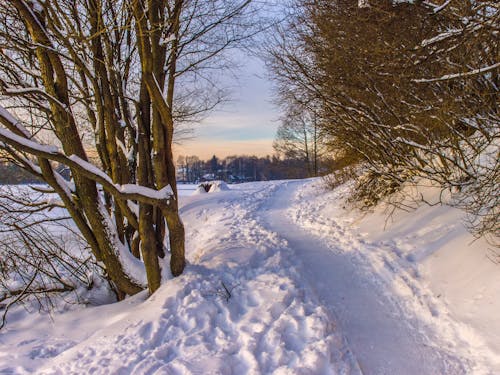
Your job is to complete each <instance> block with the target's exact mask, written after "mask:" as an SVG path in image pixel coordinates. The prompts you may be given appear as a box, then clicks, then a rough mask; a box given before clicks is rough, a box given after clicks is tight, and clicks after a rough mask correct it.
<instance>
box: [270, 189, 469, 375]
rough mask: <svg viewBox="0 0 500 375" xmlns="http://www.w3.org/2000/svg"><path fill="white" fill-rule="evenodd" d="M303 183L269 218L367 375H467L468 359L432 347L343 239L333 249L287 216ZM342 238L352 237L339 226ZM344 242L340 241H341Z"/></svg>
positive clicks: (283, 194)
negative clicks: (364, 269)
mask: <svg viewBox="0 0 500 375" xmlns="http://www.w3.org/2000/svg"><path fill="white" fill-rule="evenodd" d="M302 184H303V183H302V182H296V183H294V182H290V183H288V184H284V185H283V186H282V187H281V189H280V190H279V191H278V192H277V194H276V196H274V197H271V199H270V202H272V203H271V204H270V205H269V206H267V211H266V213H265V215H264V220H265V221H266V222H267V225H268V226H269V227H270V229H272V230H274V231H276V232H277V233H279V234H280V236H282V237H283V238H285V239H286V240H287V241H288V244H289V246H290V248H291V249H293V250H294V251H295V255H296V256H297V257H299V258H300V260H301V263H302V269H303V275H304V278H305V280H306V281H307V282H309V284H310V286H311V287H312V289H314V290H315V291H316V293H317V294H318V297H319V299H320V301H321V302H322V303H323V304H324V305H325V307H327V308H328V309H329V310H330V312H331V313H332V314H333V315H334V316H336V318H337V323H338V324H339V328H340V330H341V331H342V332H343V334H344V336H345V337H346V338H347V340H348V342H349V345H350V347H351V350H352V351H353V353H354V355H355V356H356V357H357V360H358V363H359V365H360V367H361V369H362V371H363V373H364V374H461V373H466V369H464V368H463V365H462V362H463V360H460V359H456V358H453V357H451V356H450V355H448V354H447V353H445V352H442V351H440V350H439V348H437V347H431V346H429V345H427V344H426V341H427V340H426V339H425V337H424V336H425V335H426V334H427V332H426V327H425V326H424V325H422V326H420V327H419V330H416V329H415V328H414V327H413V326H412V325H410V324H409V323H408V318H409V317H408V316H405V313H404V311H403V309H401V308H400V306H399V305H398V300H397V298H396V297H395V296H394V298H390V296H388V295H387V290H380V284H378V283H377V282H376V280H374V277H376V275H373V274H372V275H370V274H367V273H366V272H363V270H362V269H359V267H358V266H357V262H356V261H355V260H354V258H353V255H352V253H351V252H350V250H351V249H349V248H348V247H349V246H357V245H359V244H356V243H349V242H348V241H346V240H345V238H344V239H342V243H341V242H340V241H338V242H337V245H336V246H334V247H332V242H335V240H336V239H335V238H331V240H332V241H330V243H326V242H325V241H322V239H321V238H319V237H317V236H315V235H314V234H311V233H308V232H307V231H306V230H305V229H303V228H300V227H298V226H297V225H295V224H294V223H293V222H292V221H291V219H290V218H289V217H288V215H287V210H288V209H289V206H290V202H291V201H292V200H293V195H294V193H295V192H296V189H297V187H298V186H299V185H302ZM338 235H339V236H346V237H347V238H348V237H349V236H347V234H346V233H342V230H341V228H340V227H339V228H338ZM337 240H338V239H337ZM413 319H415V317H412V320H413Z"/></svg>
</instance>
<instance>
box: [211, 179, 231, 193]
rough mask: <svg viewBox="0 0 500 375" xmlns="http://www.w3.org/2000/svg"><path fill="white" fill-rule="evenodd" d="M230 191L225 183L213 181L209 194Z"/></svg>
mask: <svg viewBox="0 0 500 375" xmlns="http://www.w3.org/2000/svg"><path fill="white" fill-rule="evenodd" d="M227 190H230V189H229V186H227V184H226V183H225V182H224V181H213V182H212V183H211V186H210V190H209V191H208V192H209V193H217V192H220V191H227Z"/></svg>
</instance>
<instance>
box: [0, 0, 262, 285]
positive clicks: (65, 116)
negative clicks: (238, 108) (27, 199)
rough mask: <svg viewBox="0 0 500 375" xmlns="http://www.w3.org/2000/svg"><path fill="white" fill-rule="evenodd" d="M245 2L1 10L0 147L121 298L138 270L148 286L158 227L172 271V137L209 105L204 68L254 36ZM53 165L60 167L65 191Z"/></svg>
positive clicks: (12, 6) (154, 276)
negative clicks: (37, 184) (51, 196)
mask: <svg viewBox="0 0 500 375" xmlns="http://www.w3.org/2000/svg"><path fill="white" fill-rule="evenodd" d="M249 5H250V1H243V0H241V1H239V0H234V1H223V0H210V1H204V2H198V1H190V0H170V1H159V0H134V1H111V0H102V1H101V0H100V1H97V0H78V1H75V0H63V1H50V0H48V1H44V2H39V1H31V0H14V1H8V2H7V1H2V2H1V3H0V88H1V91H2V98H1V103H2V106H1V107H0V123H1V124H2V125H3V127H1V128H0V141H1V147H2V149H4V150H5V151H6V152H7V153H8V154H9V157H10V158H12V159H13V160H15V161H16V163H17V164H19V165H22V166H23V167H24V168H25V169H26V170H28V171H30V172H31V173H32V174H34V175H36V176H37V177H39V178H40V179H42V180H43V181H45V182H46V183H47V184H48V185H49V186H50V187H51V188H52V191H53V193H55V194H57V195H58V196H59V198H60V201H61V202H60V203H61V204H62V205H63V206H64V207H65V208H66V209H67V211H68V213H69V215H70V216H71V217H72V219H73V221H74V222H75V224H76V226H77V227H78V229H79V231H80V232H81V234H82V236H83V237H84V238H85V241H86V242H87V243H88V245H89V247H90V248H91V249H92V252H93V254H94V256H95V257H96V259H97V260H99V261H101V262H103V263H104V265H105V267H106V271H107V273H108V275H109V277H110V279H111V280H112V281H113V283H114V284H115V286H116V288H117V289H118V290H119V291H120V292H121V293H123V294H134V293H137V292H138V291H140V290H142V289H143V288H144V287H145V285H144V282H143V280H144V277H143V274H144V269H145V273H146V276H147V285H148V287H149V290H150V292H151V293H152V292H154V291H155V290H156V289H157V288H158V287H159V285H160V281H161V272H160V265H159V260H158V258H159V257H163V256H164V253H165V249H164V245H163V243H164V238H165V233H166V230H167V229H168V232H169V236H168V238H169V241H170V242H169V251H170V268H171V272H172V274H173V275H174V276H177V275H180V274H181V273H182V272H183V269H184V266H185V260H184V227H183V224H182V222H181V220H180V217H179V213H178V200H177V190H176V182H175V166H174V161H173V156H172V142H173V136H174V132H175V129H176V124H178V123H180V122H182V121H185V120H186V119H188V118H192V117H193V116H194V117H196V116H198V115H199V114H200V113H202V112H203V111H205V110H208V109H210V108H212V107H213V106H215V105H216V104H217V103H218V102H219V101H220V99H221V96H220V95H219V93H220V90H218V89H217V86H216V85H215V84H214V81H213V78H214V74H213V71H214V70H213V68H214V67H223V66H224V63H225V61H224V59H223V52H224V51H225V50H226V49H228V48H230V47H231V46H233V45H234V44H235V43H236V42H239V41H240V40H241V39H242V38H244V37H245V36H246V35H248V34H251V33H252V32H253V31H254V29H253V28H252V24H251V23H245V21H244V19H245V18H244V17H245V16H246V15H247V13H248V12H249V11H250V8H249ZM245 27H248V28H247V29H244V28H245ZM178 84H184V85H183V86H181V87H177V85H178ZM207 88H209V89H215V91H213V90H212V91H211V93H212V94H208V93H207V91H206V90H205V89H207ZM92 144H93V145H94V146H95V149H96V151H97V162H94V163H92V162H91V161H92V160H91V158H90V157H89V149H90V148H89V147H91V146H92ZM52 161H57V162H59V163H62V164H64V165H66V166H67V167H69V168H70V169H71V177H72V181H71V183H69V182H67V181H65V180H64V179H63V178H62V177H61V176H60V175H59V174H58V173H57V172H56V171H55V169H54V167H53V165H52V163H51V162H52ZM101 189H102V193H101ZM139 258H140V259H139Z"/></svg>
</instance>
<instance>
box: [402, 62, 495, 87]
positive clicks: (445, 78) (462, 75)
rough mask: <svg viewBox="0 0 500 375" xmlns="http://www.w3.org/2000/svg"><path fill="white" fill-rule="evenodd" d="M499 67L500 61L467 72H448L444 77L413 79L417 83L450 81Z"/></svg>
mask: <svg viewBox="0 0 500 375" xmlns="http://www.w3.org/2000/svg"><path fill="white" fill-rule="evenodd" d="M498 67H500V62H497V63H496V64H493V65H490V66H486V67H484V68H478V69H474V70H471V71H469V72H465V73H455V74H446V75H444V76H442V77H438V78H421V79H413V80H412V81H413V82H416V83H429V82H439V81H449V80H451V79H457V78H465V77H471V76H475V75H478V74H483V73H486V72H489V71H491V70H493V69H496V68H498Z"/></svg>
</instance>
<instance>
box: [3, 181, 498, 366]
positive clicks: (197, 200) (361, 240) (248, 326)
mask: <svg viewBox="0 0 500 375" xmlns="http://www.w3.org/2000/svg"><path fill="white" fill-rule="evenodd" d="M195 189H196V186H195V185H179V186H178V190H179V197H180V204H181V216H182V220H183V222H184V223H185V226H186V253H187V259H188V265H187V267H186V271H185V273H184V274H183V275H182V276H180V277H178V278H173V279H172V278H169V279H168V280H166V281H165V283H164V284H163V285H162V287H161V288H160V289H159V290H158V291H157V292H156V293H155V294H154V295H153V296H152V297H150V298H148V299H146V297H147V295H146V293H145V292H143V293H140V294H139V295H136V296H134V297H131V298H127V299H126V300H124V301H122V302H120V303H116V304H111V305H106V306H94V307H86V308H83V307H81V308H77V307H73V308H72V310H71V311H68V312H65V313H59V312H56V313H54V314H53V316H52V318H50V317H48V316H46V315H43V314H37V313H33V314H30V315H28V314H26V313H25V312H23V311H22V310H15V311H14V310H13V312H12V315H10V316H9V322H8V324H7V326H6V327H5V328H4V329H3V330H2V331H1V334H0V373H9V374H26V373H33V372H36V373H41V374H90V373H97V374H111V373H112V374H198V373H204V374H205V373H206V374H209V373H212V374H238V375H239V374H437V373H439V374H495V373H499V372H500V354H499V353H500V322H499V321H498V319H497V312H498V311H499V308H500V302H499V301H498V298H496V294H497V293H496V291H498V290H499V288H500V272H499V269H498V267H499V266H498V265H496V264H495V263H493V262H491V261H490V260H489V258H488V257H487V255H488V254H489V255H491V254H490V253H488V249H490V247H489V246H488V245H487V244H486V242H484V241H483V240H481V239H480V240H477V241H474V242H472V237H471V236H470V235H469V234H468V233H467V232H466V230H465V228H464V226H463V224H462V223H461V218H462V217H463V214H462V212H460V211H458V210H456V209H452V208H449V207H445V206H434V207H430V206H422V207H420V208H418V209H417V210H416V211H412V212H403V211H398V212H395V213H393V215H392V216H391V217H390V218H389V220H388V216H387V207H384V206H383V205H380V206H379V207H377V208H376V209H375V210H373V212H370V213H364V214H361V213H360V212H358V211H356V210H354V209H350V208H344V198H345V196H346V194H347V189H348V186H347V185H345V186H341V187H340V188H337V189H336V190H334V191H329V190H326V189H325V188H324V185H323V182H322V180H319V179H311V180H301V181H299V180H296V181H276V182H262V183H247V184H241V185H231V189H230V190H227V191H218V192H217V194H192V192H193V191H194V190H195ZM424 193H425V194H426V197H427V198H429V199H430V198H432V196H435V194H437V192H435V191H433V190H431V189H430V188H427V190H424ZM167 258H168V257H167ZM168 261H169V259H165V260H164V262H165V264H164V266H163V267H164V268H166V267H167V265H168Z"/></svg>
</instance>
